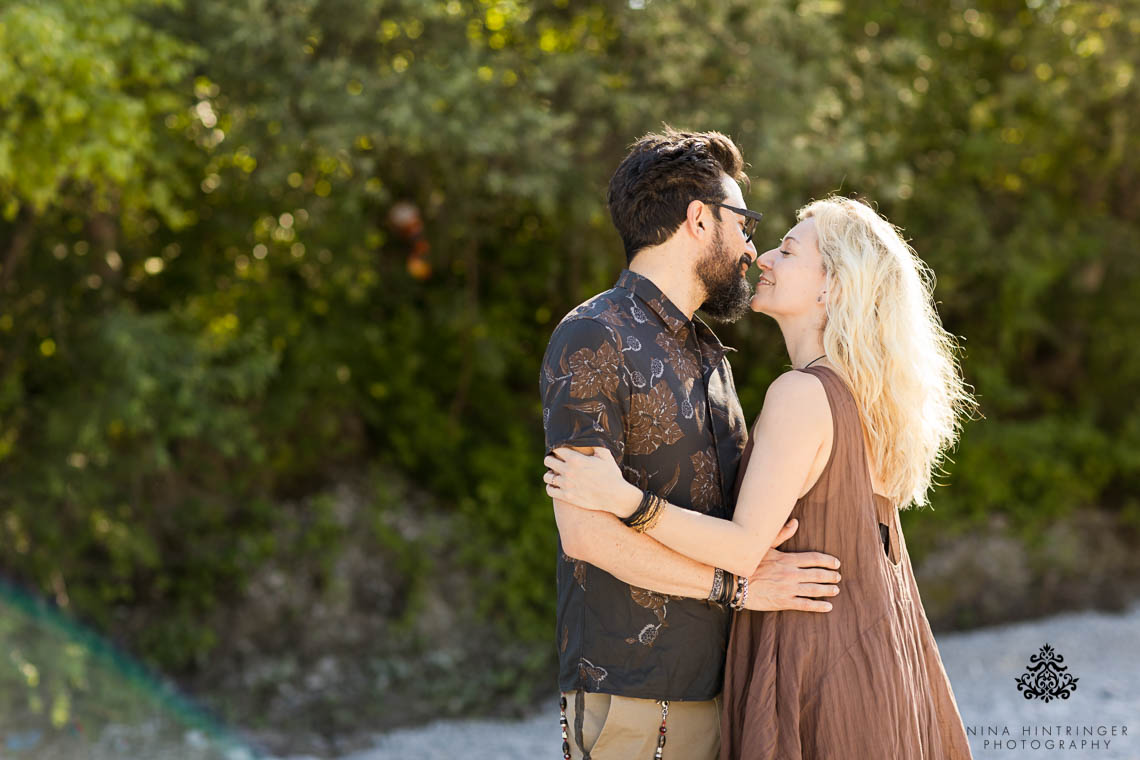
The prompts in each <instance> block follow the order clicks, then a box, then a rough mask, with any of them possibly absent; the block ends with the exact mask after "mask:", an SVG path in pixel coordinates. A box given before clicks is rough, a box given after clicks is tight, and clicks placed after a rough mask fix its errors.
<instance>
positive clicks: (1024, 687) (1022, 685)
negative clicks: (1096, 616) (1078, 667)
mask: <svg viewBox="0 0 1140 760" xmlns="http://www.w3.org/2000/svg"><path fill="white" fill-rule="evenodd" d="M1064 661H1065V658H1064V657H1062V656H1061V654H1060V653H1059V652H1057V651H1056V650H1055V649H1053V647H1051V646H1049V645H1048V644H1046V645H1045V646H1043V647H1041V651H1040V652H1038V653H1037V654H1035V655H1033V656H1032V657H1030V658H1029V665H1028V667H1026V669H1025V672H1024V673H1023V674H1021V676H1019V677H1018V678H1015V679H1014V680H1015V681H1016V682H1017V690H1018V691H1020V692H1021V694H1022V696H1023V697H1025V698H1026V699H1040V700H1043V701H1045V702H1052V701H1053V700H1054V699H1057V698H1060V699H1068V698H1069V695H1071V694H1072V693H1073V692H1074V691H1076V690H1077V681H1079V680H1080V679H1079V678H1074V677H1073V674H1072V673H1069V672H1067V671H1068V670H1069V666H1068V665H1062V664H1061V663H1063V662H1064Z"/></svg>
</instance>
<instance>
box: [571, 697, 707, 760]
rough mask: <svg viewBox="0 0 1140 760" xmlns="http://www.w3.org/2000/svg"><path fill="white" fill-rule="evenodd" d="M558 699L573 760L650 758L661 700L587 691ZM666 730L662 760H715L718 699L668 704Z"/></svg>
mask: <svg viewBox="0 0 1140 760" xmlns="http://www.w3.org/2000/svg"><path fill="white" fill-rule="evenodd" d="M563 696H565V697H566V720H567V723H569V729H570V730H569V734H570V756H571V757H572V758H574V760H653V753H654V752H655V751H656V750H657V737H658V736H660V728H661V703H660V702H656V701H654V700H652V699H633V698H632V697H619V696H616V695H610V694H591V693H588V692H582V693H581V694H579V692H567V693H566V694H564V695H563ZM579 704H582V710H581V719H580V720H579V709H578V706H579ZM666 727H667V728H668V733H666V735H665V737H666V742H665V751H664V752H663V753H662V755H661V757H662V760H717V757H718V756H719V755H720V697H717V698H716V699H710V700H708V701H706V702H670V703H669V718H668V721H667V723H666Z"/></svg>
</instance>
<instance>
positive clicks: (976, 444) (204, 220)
mask: <svg viewBox="0 0 1140 760" xmlns="http://www.w3.org/2000/svg"><path fill="white" fill-rule="evenodd" d="M633 5H638V4H631V3H628V2H619V1H618V0H605V1H600V2H584V3H578V2H574V3H570V2H566V1H565V0H546V1H544V2H525V1H523V0H501V1H498V2H491V1H490V0H447V1H443V0H441V1H439V2H418V1H417V2H397V1H395V0H363V1H359V0H358V1H356V2H345V1H344V0H291V1H290V2H287V3H286V2H277V1H272V0H271V1H270V2H263V3H232V2H223V1H222V0H186V2H185V3H184V4H182V5H179V6H167V5H163V4H160V3H155V2H146V1H144V0H137V1H135V2H127V1H126V0H123V2H114V3H99V4H95V5H91V4H88V3H81V2H78V0H75V1H74V2H72V1H71V0H53V1H52V2H42V3H14V4H9V5H7V6H6V7H5V8H4V10H3V11H0V93H3V94H0V118H2V119H4V124H5V129H4V130H3V135H2V136H0V192H2V193H4V196H5V197H4V199H3V200H4V203H5V204H6V205H5V208H6V209H7V210H8V213H7V215H6V216H5V221H3V222H0V240H4V241H6V242H5V244H4V245H5V246H6V250H0V256H3V259H2V261H0V266H2V269H0V293H2V294H3V298H2V300H0V336H2V337H0V341H2V342H0V482H3V483H4V484H5V485H4V487H3V490H2V491H0V537H2V542H3V544H2V545H3V547H4V549H5V551H4V552H3V555H2V556H3V557H4V560H3V564H4V566H5V568H6V569H7V570H9V571H11V572H14V573H17V574H19V575H20V576H22V577H25V578H27V579H28V580H29V581H30V582H32V583H34V584H36V585H37V586H38V587H40V588H42V589H45V590H47V591H48V592H49V593H51V594H52V595H54V596H55V597H56V598H57V599H60V600H61V601H65V600H67V601H69V602H70V604H72V605H73V606H74V607H75V608H76V609H77V610H79V611H80V612H81V613H82V614H83V615H86V616H88V617H90V618H91V619H93V620H94V621H96V622H97V623H98V624H99V625H100V626H102V627H104V628H106V629H110V630H115V631H116V632H119V633H121V634H123V635H124V636H126V637H127V638H128V639H129V640H131V641H133V642H135V643H137V644H139V645H140V646H141V647H142V648H143V649H144V650H145V651H146V652H147V654H148V656H150V657H152V658H154V659H155V660H157V661H160V662H162V663H163V664H164V665H167V666H170V667H189V666H191V665H193V664H194V663H195V662H200V661H201V658H202V657H204V656H205V654H206V653H207V652H209V651H210V649H211V648H212V647H213V646H215V645H216V644H217V643H218V642H219V640H220V637H221V636H223V635H224V632H223V631H217V630H214V629H213V628H211V627H210V624H208V623H206V622H204V621H206V620H207V619H208V616H207V614H206V613H208V611H209V610H211V609H213V608H214V607H215V606H216V605H217V604H218V603H219V602H221V601H224V600H225V599H226V598H229V597H230V596H232V595H233V594H235V593H236V592H238V591H240V589H241V588H242V585H243V583H244V581H245V579H246V578H248V577H249V575H250V573H251V572H253V571H254V570H255V569H256V568H257V567H259V566H260V565H261V564H262V563H264V562H266V561H268V560H269V559H270V558H273V559H274V560H275V561H279V562H280V561H286V562H287V561H288V559H289V558H290V557H296V556H301V555H304V556H305V557H313V556H317V557H323V558H325V559H326V560H328V561H327V562H326V563H325V566H326V567H329V568H331V567H332V565H331V559H332V558H334V557H336V556H337V553H338V551H339V549H340V547H341V546H342V545H343V544H344V542H346V541H348V540H349V539H350V537H348V536H346V535H345V534H344V531H343V529H340V528H338V527H337V526H338V523H337V522H336V520H335V519H334V518H333V516H332V515H331V513H330V512H329V510H331V509H332V507H331V505H329V504H327V503H325V502H321V501H319V500H318V501H316V502H314V503H315V504H316V505H317V506H316V507H314V509H315V510H316V512H315V513H314V514H307V515H298V514H297V512H296V511H295V510H289V509H283V508H281V507H280V506H279V505H280V504H281V503H282V502H283V501H285V500H289V499H293V498H296V497H299V496H304V495H306V494H312V493H316V492H321V491H323V490H325V489H326V488H327V486H328V481H329V479H330V478H333V477H335V473H337V472H338V471H341V468H344V467H346V466H361V465H362V463H365V462H369V461H375V462H378V463H379V464H381V465H383V466H386V467H394V468H397V469H398V470H400V471H402V472H403V473H404V474H405V475H406V476H407V477H408V478H409V479H411V480H413V481H415V482H416V483H417V484H419V485H420V486H421V487H423V488H425V489H427V490H430V491H432V492H433V494H434V495H435V496H436V497H437V498H438V500H439V501H440V502H442V503H448V504H453V505H454V509H455V515H456V519H459V520H461V521H463V524H464V526H465V529H464V531H463V536H464V540H463V543H462V547H461V549H460V552H461V555H462V557H463V558H464V559H465V560H466V561H467V562H468V563H469V566H470V567H471V571H472V572H473V573H475V574H476V576H477V577H478V578H479V579H480V581H481V584H482V585H481V587H482V589H483V590H484V596H483V598H482V600H481V601H482V602H483V605H484V612H485V614H486V615H487V616H488V617H489V618H491V619H493V620H498V621H500V622H502V623H503V624H504V625H505V626H507V627H509V629H510V630H511V632H512V634H513V635H515V636H519V637H524V638H527V639H531V640H534V641H545V640H546V638H547V637H548V634H549V621H550V619H551V615H552V599H551V596H552V595H551V593H550V584H551V582H552V580H551V568H552V563H553V555H554V527H553V520H552V517H551V514H550V509H549V504H548V501H547V499H546V497H545V495H544V493H543V489H542V486H541V480H540V476H541V472H542V466H541V453H542V442H541V424H540V415H539V408H538V401H537V371H538V363H539V358H540V357H541V355H542V350H543V347H544V345H545V342H546V339H547V337H548V336H549V333H550V331H551V330H552V329H553V327H554V325H555V324H556V322H557V320H558V319H559V318H560V317H561V315H562V314H564V313H565V312H566V311H568V310H569V309H571V308H572V307H573V306H575V305H576V304H577V303H579V302H580V301H581V300H583V299H585V298H587V297H588V296H590V295H591V294H592V293H594V292H597V291H599V290H602V289H605V288H607V287H609V285H610V284H611V283H612V282H613V280H614V279H615V276H616V273H617V271H618V269H619V268H620V266H621V264H622V262H623V257H622V254H621V251H620V245H619V243H618V241H617V239H616V236H615V235H614V234H613V233H612V231H611V229H610V225H609V222H608V219H607V215H606V212H605V208H604V191H605V185H606V182H607V180H608V178H609V175H610V173H611V172H612V170H613V168H614V167H615V166H616V165H617V162H618V161H619V160H620V159H621V157H622V156H623V155H624V151H625V147H626V145H627V144H628V143H629V142H630V141H632V140H633V139H634V138H635V137H636V136H637V135H639V134H641V133H643V132H645V131H648V130H652V129H656V128H658V127H659V126H660V125H661V123H662V122H663V121H668V122H670V123H672V124H674V125H677V126H680V127H688V128H695V129H719V130H722V131H725V132H727V133H729V134H731V135H732V136H733V137H734V138H735V139H736V140H737V142H738V143H739V144H740V145H741V146H742V148H743V150H744V153H745V157H746V159H747V160H748V161H749V162H750V163H751V168H750V170H749V173H750V175H751V176H752V177H753V182H752V186H751V189H750V191H749V194H748V200H749V203H750V205H751V206H753V207H755V208H759V209H761V210H764V211H765V212H766V213H767V217H766V222H765V224H766V225H767V226H766V227H764V228H763V229H762V230H761V232H760V236H759V239H760V241H761V242H762V241H763V240H765V239H768V240H771V241H772V242H774V241H775V240H776V239H777V238H778V236H779V235H780V234H781V233H782V232H783V231H784V229H785V226H786V225H790V223H791V220H792V218H793V214H794V210H795V209H796V208H797V207H798V206H799V205H800V204H801V203H802V202H804V201H806V200H808V199H810V198H812V197H819V196H822V195H824V194H826V193H828V192H832V191H836V190H839V191H842V192H845V193H857V194H862V195H865V196H866V197H868V198H870V199H872V200H874V201H875V202H876V203H877V204H878V206H879V208H880V209H881V210H882V211H884V212H885V213H886V214H887V215H888V216H889V217H890V218H891V219H892V220H893V221H894V222H896V223H897V224H899V225H900V226H902V227H903V228H904V229H905V230H906V232H907V234H908V236H909V237H910V238H911V239H912V242H913V244H914V246H915V248H916V249H917V250H918V252H919V253H920V254H921V255H922V256H923V257H924V258H925V259H926V260H927V261H928V262H930V264H931V265H932V266H933V267H934V269H935V270H936V271H937V272H938V274H939V287H938V291H937V293H938V298H939V299H940V301H941V310H942V314H943V316H944V319H945V321H946V324H947V326H948V327H949V329H951V331H953V332H954V333H956V334H959V335H962V336H964V338H965V346H966V355H965V357H964V368H965V372H966V374H967V376H968V378H969V380H970V381H971V382H972V383H973V384H974V386H975V387H976V389H977V392H978V394H979V396H980V399H981V403H982V408H983V411H984V413H985V414H986V421H985V422H981V423H972V424H971V425H970V426H968V428H967V431H966V434H965V436H964V438H963V441H962V444H961V447H960V449H959V451H958V452H957V454H956V455H955V459H956V460H957V461H956V463H954V464H951V465H949V466H948V469H949V476H948V480H949V481H950V482H951V484H952V485H951V487H949V488H946V489H941V490H940V491H939V492H938V493H937V494H936V495H935V497H934V504H935V507H936V508H935V509H934V510H933V511H925V512H923V513H919V514H916V515H911V516H909V517H908V521H911V522H912V523H914V524H919V523H923V524H925V525H926V526H927V529H929V530H930V531H932V532H939V531H942V532H945V531H953V530H956V529H959V528H963V527H966V526H970V525H974V524H975V523H977V522H979V521H984V520H985V519H987V518H988V517H989V516H991V515H994V514H998V515H1001V516H1004V517H1005V518H1006V519H1008V520H1010V521H1012V522H1014V523H1015V524H1016V525H1017V526H1018V527H1019V529H1021V530H1023V531H1024V532H1025V533H1026V534H1027V535H1030V536H1032V535H1036V534H1039V533H1040V532H1041V530H1042V528H1043V526H1044V525H1045V524H1046V523H1048V522H1049V521H1050V520H1053V519H1055V518H1056V517H1058V516H1060V515H1064V514H1068V513H1070V512H1071V511H1072V510H1074V509H1077V508H1079V507H1085V506H1099V507H1103V508H1105V509H1109V510H1117V511H1119V512H1120V513H1121V514H1124V515H1129V514H1140V512H1138V510H1140V507H1138V506H1137V503H1136V501H1135V497H1134V496H1129V494H1135V493H1137V490H1138V489H1137V487H1138V486H1140V412H1138V410H1137V408H1136V405H1135V404H1132V403H1130V397H1131V396H1130V389H1134V388H1135V387H1137V386H1138V384H1140V358H1138V356H1137V354H1136V352H1135V351H1134V350H1131V349H1132V347H1134V346H1135V345H1136V342H1137V339H1138V336H1137V334H1136V331H1137V327H1136V325H1138V324H1140V313H1138V310H1140V293H1138V292H1137V287H1138V286H1137V284H1136V283H1137V282H1140V278H1138V277H1137V275H1138V274H1140V272H1138V271H1137V269H1138V267H1140V264H1138V263H1137V262H1138V261H1140V260H1138V259H1137V258H1136V256H1135V250H1136V249H1137V248H1138V247H1140V228H1138V227H1137V225H1136V223H1135V221H1134V220H1135V219H1136V218H1137V212H1138V211H1140V194H1138V192H1137V188H1140V181H1137V180H1138V179H1140V178H1138V176H1137V174H1138V168H1140V166H1138V161H1140V159H1138V158H1137V155H1136V152H1135V151H1129V150H1127V149H1126V147H1127V140H1128V137H1129V136H1130V135H1132V134H1135V133H1136V131H1137V128H1138V126H1140V125H1138V124H1137V121H1138V116H1140V98H1138V94H1140V88H1138V85H1137V82H1136V79H1135V68H1136V66H1137V65H1138V64H1140V57H1138V56H1140V54H1138V53H1137V50H1140V46H1137V45H1136V37H1137V35H1138V34H1140V24H1138V22H1137V21H1136V17H1137V14H1136V13H1135V12H1134V11H1136V10H1137V5H1136V2H1135V0H1129V2H1128V3H1126V4H1125V5H1123V6H1122V5H1119V4H1108V3H1104V2H1092V1H1082V2H1069V3H1064V4H1060V3H1051V2H1040V0H1031V1H1030V2H1029V3H1027V4H1026V6H1024V7H1020V8H1019V7H1014V6H1009V4H1007V3H997V2H981V3H978V4H975V5H973V6H972V7H969V8H967V7H965V6H962V5H960V4H950V5H947V6H945V7H943V8H940V9H937V10H930V9H928V8H917V7H914V6H913V5H912V4H906V3H904V4H901V5H900V4H897V3H882V2H871V1H870V0H848V1H847V2H822V1H819V2H816V1H808V0H804V1H803V2H792V1H791V0H787V1H785V2H773V3H755V2H747V1H746V0H728V1H727V2H725V1H718V2H711V1H708V0H701V1H700V2H693V3H667V2H649V3H645V4H644V7H643V8H639V7H631V6H633ZM399 204H411V208H412V209H413V211H412V213H413V214H417V213H418V214H419V216H420V218H421V219H422V222H423V229H422V231H421V232H419V233H418V234H417V232H416V230H415V229H414V225H410V226H409V225H406V224H402V223H398V219H396V218H395V217H394V212H398V210H399V209H400V205H399ZM405 208H406V207H405ZM766 235H767V236H769V237H768V238H765V237H764V236H766ZM718 332H719V333H720V334H721V337H722V338H723V339H724V340H725V341H726V342H727V343H729V344H730V345H734V346H736V347H737V348H738V349H740V351H739V353H737V354H734V355H733V364H734V370H735V374H736V377H737V380H738V386H739V390H740V395H741V398H742V401H743V403H744V406H745V409H746V411H747V412H748V413H749V414H754V413H755V412H756V411H757V410H758V409H759V403H760V399H761V398H762V394H763V388H764V386H765V385H766V383H767V381H768V380H770V379H771V377H773V376H774V374H775V372H776V371H777V370H778V368H779V367H780V366H781V365H782V364H783V363H784V362H786V357H785V356H784V354H783V350H782V346H781V344H780V340H779V335H778V332H777V331H776V330H775V329H774V327H773V326H772V325H771V324H769V323H766V322H764V321H762V320H761V319H759V318H753V319H748V320H745V321H743V322H741V323H738V324H737V325H733V326H731V327H723V328H720V329H718ZM385 503H386V502H385V499H384V498H381V497H378V498H377V499H376V500H375V503H374V505H373V506H372V507H371V509H373V510H374V511H376V513H377V522H376V524H377V525H378V526H379V527H378V528H377V531H376V536H375V538H374V540H375V542H376V545H377V550H378V551H384V552H386V553H388V554H391V555H392V556H393V557H394V558H395V566H396V567H398V568H399V569H400V572H401V573H402V574H404V575H406V576H408V577H409V578H421V579H422V577H423V576H424V575H425V574H427V573H429V572H430V569H431V565H430V563H421V562H420V560H419V559H417V556H418V555H417V552H418V551H419V550H420V549H421V548H422V547H419V546H414V545H412V544H407V543H406V542H404V541H403V540H402V539H401V538H400V537H399V536H397V535H395V534H394V533H393V532H392V531H391V530H390V529H388V528H385V527H384V526H385V525H386V523H384V521H383V519H381V518H382V517H383V512H384V510H385V506H384V505H385ZM321 504H325V506H324V507H320V505H321ZM1138 519H1140V518H1138ZM298 523H301V524H303V525H304V530H302V531H301V535H303V536H304V537H303V539H299V540H281V536H283V535H287V536H292V535H295V531H294V530H293V529H294V528H296V526H297V524H298ZM410 547H411V548H410ZM318 564H319V563H318ZM419 582H421V583H422V580H421V581H419ZM409 609H415V606H414V604H412V606H411V607H409Z"/></svg>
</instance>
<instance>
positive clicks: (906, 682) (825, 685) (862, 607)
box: [721, 367, 970, 760]
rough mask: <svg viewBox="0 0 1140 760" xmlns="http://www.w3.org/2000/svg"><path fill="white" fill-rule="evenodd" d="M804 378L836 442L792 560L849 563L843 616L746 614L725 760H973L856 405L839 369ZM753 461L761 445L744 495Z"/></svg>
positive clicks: (737, 645) (839, 609)
mask: <svg viewBox="0 0 1140 760" xmlns="http://www.w3.org/2000/svg"><path fill="white" fill-rule="evenodd" d="M804 371H805V372H808V373H810V374H812V375H815V376H816V377H817V378H819V380H820V381H821V382H822V383H823V387H824V389H825V390H826V391H827V399H828V402H829V403H830V404H831V416H832V424H833V426H834V439H833V443H832V447H831V457H830V459H829V461H828V463H827V465H826V466H825V467H824V469H823V472H822V474H820V476H819V480H818V481H817V482H816V484H815V485H814V486H813V487H812V488H811V490H810V491H808V493H807V494H805V495H804V496H803V498H801V499H800V500H799V501H797V502H796V505H795V507H794V508H793V509H792V513H791V516H792V517H795V518H797V519H798V520H799V521H800V527H799V530H798V531H796V534H795V535H794V536H793V537H792V538H791V539H790V540H789V541H788V542H787V543H786V544H784V545H783V546H782V547H781V549H782V550H784V551H791V552H799V551H820V552H824V553H827V554H831V555H833V556H835V557H838V558H839V560H840V563H841V567H840V572H841V573H842V575H843V581H842V583H841V584H840V587H839V588H840V593H839V596H837V597H834V598H833V599H832V600H831V601H832V602H833V607H832V610H831V612H826V613H816V612H795V611H783V612H743V613H737V614H736V616H735V618H734V620H733V623H732V637H731V639H730V641H729V646H728V659H727V664H726V667H725V684H724V711H723V714H722V718H721V720H722V726H721V728H722V736H723V739H722V745H721V760H768V759H769V758H771V759H774V760H775V759H778V760H790V759H791V758H804V759H805V760H871V759H872V758H874V759H875V760H880V759H882V760H888V759H889V760H920V759H923V758H926V759H937V760H942V759H943V758H969V757H970V746H969V743H968V741H967V739H966V732H965V729H964V727H963V726H962V718H961V716H960V715H959V714H958V707H957V705H956V704H955V702H954V694H953V692H952V691H951V689H950V681H949V679H948V678H947V677H946V671H945V670H944V669H943V667H942V660H941V658H940V657H939V655H938V647H937V645H936V644H935V642H934V636H933V634H931V632H930V625H929V624H928V623H927V620H926V613H925V612H924V611H923V609H922V602H921V600H920V599H919V597H918V587H917V586H916V585H915V581H914V573H913V572H912V571H911V566H910V557H909V556H908V555H907V551H906V543H905V542H904V541H903V537H902V533H901V532H900V531H899V519H898V510H897V509H895V508H894V507H893V506H892V505H891V504H890V503H889V502H888V500H887V499H886V498H885V497H883V496H879V495H877V494H874V493H873V492H872V488H871V480H870V475H869V474H868V469H867V461H866V451H865V445H864V441H863V429H862V425H861V423H860V420H859V413H858V409H857V408H856V405H855V398H854V396H852V395H851V392H850V390H848V388H847V385H846V384H845V383H844V382H843V380H842V379H840V377H839V375H837V374H836V373H835V372H834V371H833V370H831V369H829V368H827V367H812V368H809V369H807V370H804ZM751 454H752V444H751V443H750V444H749V445H748V448H747V449H746V450H745V452H744V459H743V460H742V462H741V467H740V471H739V474H738V476H737V481H736V490H737V493H738V494H739V492H740V483H741V480H742V478H743V475H744V471H745V469H746V468H747V464H748V458H749V457H750V456H751ZM881 524H882V525H883V526H885V528H883V527H881ZM885 534H889V536H888V538H889V546H890V554H889V556H888V554H887V551H886V549H885V546H884V544H885V543H886V541H885V539H884V535H885Z"/></svg>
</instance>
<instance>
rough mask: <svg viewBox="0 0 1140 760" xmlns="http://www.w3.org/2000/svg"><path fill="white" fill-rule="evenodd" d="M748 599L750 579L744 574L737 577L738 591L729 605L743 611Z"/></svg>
mask: <svg viewBox="0 0 1140 760" xmlns="http://www.w3.org/2000/svg"><path fill="white" fill-rule="evenodd" d="M746 599H748V579H747V578H745V577H744V576H743V575H742V576H740V577H739V578H737V579H736V593H735V594H733V595H732V601H731V602H729V605H728V606H729V607H732V609H734V610H736V611H737V612H743V611H744V602H745V600H746Z"/></svg>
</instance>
